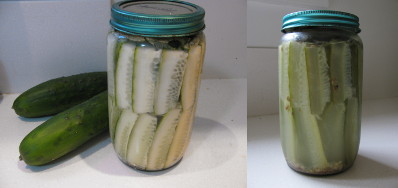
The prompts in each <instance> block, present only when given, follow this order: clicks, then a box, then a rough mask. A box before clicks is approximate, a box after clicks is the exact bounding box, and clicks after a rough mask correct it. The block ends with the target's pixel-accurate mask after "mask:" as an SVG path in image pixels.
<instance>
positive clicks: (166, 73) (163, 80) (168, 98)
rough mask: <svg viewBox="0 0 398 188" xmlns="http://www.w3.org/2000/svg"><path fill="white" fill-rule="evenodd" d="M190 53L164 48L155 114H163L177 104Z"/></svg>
mask: <svg viewBox="0 0 398 188" xmlns="http://www.w3.org/2000/svg"><path fill="white" fill-rule="evenodd" d="M187 57H188V53H186V52H184V51H179V50H163V53H162V60H161V63H160V68H159V78H158V85H157V90H156V98H155V114H156V115H163V114H165V113H166V112H168V111H169V110H170V109H173V108H175V107H176V106H177V103H178V99H179V97H180V91H181V86H182V80H183V77H184V71H185V64H186V61H187Z"/></svg>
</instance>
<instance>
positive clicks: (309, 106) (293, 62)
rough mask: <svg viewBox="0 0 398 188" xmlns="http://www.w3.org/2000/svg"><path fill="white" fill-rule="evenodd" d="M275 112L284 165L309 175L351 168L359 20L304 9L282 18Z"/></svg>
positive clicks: (356, 131)
mask: <svg viewBox="0 0 398 188" xmlns="http://www.w3.org/2000/svg"><path fill="white" fill-rule="evenodd" d="M282 32H283V33H284V35H283V36H282V40H281V44H280V46H279V104H280V106H279V111H280V134H281V142H282V148H283V152H284V156H285V159H286V161H287V163H288V165H289V166H290V167H291V168H292V169H293V170H295V171H298V172H301V173H305V174H311V175H329V174H336V173H339V172H342V171H344V170H346V169H348V168H349V167H350V166H352V165H353V163H354V160H355V158H356V155H357V153H358V148H359V140H360V124H361V104H362V102H361V101H362V61H363V60H362V56H363V55H362V52H363V47H362V42H361V39H360V37H359V36H358V35H357V34H358V33H359V32H360V29H359V23H358V17H357V16H355V15H352V14H349V13H344V12H338V11H330V10H308V11H300V12H295V13H291V14H288V15H286V16H285V17H284V18H283V26H282Z"/></svg>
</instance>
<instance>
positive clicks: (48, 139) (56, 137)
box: [19, 91, 109, 166]
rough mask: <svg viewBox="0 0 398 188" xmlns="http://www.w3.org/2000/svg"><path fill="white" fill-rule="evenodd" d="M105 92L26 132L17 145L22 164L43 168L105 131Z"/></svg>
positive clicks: (106, 116) (106, 119)
mask: <svg viewBox="0 0 398 188" xmlns="http://www.w3.org/2000/svg"><path fill="white" fill-rule="evenodd" d="M107 99H108V93H107V91H104V92H101V93H100V94H98V95H96V96H94V97H92V98H91V99H89V100H87V101H85V102H83V103H81V104H79V105H76V106H74V107H72V108H70V109H68V110H66V111H64V112H61V113H59V114H57V115H55V116H53V117H52V118H50V119H49V120H47V121H46V122H44V123H43V124H41V125H40V126H38V127H37V128H35V129H34V130H33V131H32V132H30V133H29V134H28V135H27V136H26V137H25V138H24V139H23V140H22V142H21V144H20V145H19V153H20V159H22V160H24V161H25V163H26V164H28V165H33V166H39V165H44V164H47V163H49V162H51V161H53V160H55V159H57V158H59V157H61V156H63V155H65V154H67V153H69V152H70V151H72V150H74V149H76V148H77V147H79V146H80V145H82V144H83V143H85V142H87V141H88V140H90V139H91V138H93V137H94V136H96V135H98V134H100V133H102V132H104V131H106V130H108V125H109V122H108V101H107Z"/></svg>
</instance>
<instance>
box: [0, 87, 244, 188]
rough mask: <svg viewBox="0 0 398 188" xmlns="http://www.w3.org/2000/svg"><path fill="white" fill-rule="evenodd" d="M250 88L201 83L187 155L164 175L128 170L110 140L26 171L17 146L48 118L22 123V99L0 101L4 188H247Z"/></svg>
mask: <svg viewBox="0 0 398 188" xmlns="http://www.w3.org/2000/svg"><path fill="white" fill-rule="evenodd" d="M246 88H247V87H246V79H224V80H216V79H211V80H203V81H202V85H201V90H200V95H199V105H198V109H197V114H196V115H197V118H196V120H195V123H194V128H193V133H192V138H191V142H190V145H189V147H188V150H187V152H186V154H185V156H184V158H183V160H182V161H181V162H180V163H179V164H178V165H177V166H175V167H173V168H171V169H169V170H165V171H161V172H141V171H137V170H134V169H132V168H130V167H128V166H126V165H124V164H123V163H122V162H121V161H120V160H119V159H118V158H117V157H116V154H115V152H114V151H113V148H112V144H111V141H110V139H109V137H108V136H107V135H106V134H104V135H102V136H99V137H98V138H96V139H94V140H93V141H90V142H89V143H88V144H86V145H84V146H83V147H81V148H79V149H78V150H76V151H74V152H72V153H71V154H68V155H67V156H66V157H63V158H62V160H60V161H57V162H56V163H54V164H50V165H45V166H41V167H31V166H27V165H26V164H25V163H24V162H23V161H19V160H18V156H19V152H18V147H19V144H20V142H21V141H22V139H23V138H24V136H25V135H26V134H28V133H29V132H30V131H31V130H32V129H34V128H35V127H36V126H38V125H39V124H41V123H42V122H43V121H44V120H46V119H48V118H39V119H25V118H20V117H18V116H17V115H16V114H15V113H14V111H13V110H12V109H11V106H12V103H13V101H14V100H15V98H16V97H17V96H18V95H17V94H3V96H1V95H0V119H1V120H0V122H1V123H0V126H1V131H0V187H1V188H9V187H10V188H11V187H12V188H19V187H41V188H46V187H57V188H62V187H74V188H78V187H95V188H101V187H104V188H109V187H118V188H122V187H139V188H141V187H142V188H151V187H154V188H155V187H156V188H168V187H170V188H171V187H173V188H195V187H201V188H202V187H206V188H213V187H214V188H224V187H226V188H227V187H228V188H242V187H246V172H247V171H246V156H247V150H246V148H247V145H246V140H247V137H246V135H247V129H246V125H247V114H246V109H247V107H246V97H247V95H246Z"/></svg>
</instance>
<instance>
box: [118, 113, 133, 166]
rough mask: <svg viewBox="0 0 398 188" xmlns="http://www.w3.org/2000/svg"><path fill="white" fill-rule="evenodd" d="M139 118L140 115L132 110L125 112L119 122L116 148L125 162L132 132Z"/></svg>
mask: <svg viewBox="0 0 398 188" xmlns="http://www.w3.org/2000/svg"><path fill="white" fill-rule="evenodd" d="M137 118H138V114H136V113H134V112H133V111H132V110H131V109H125V110H123V112H122V114H121V115H120V118H119V120H118V121H117V125H116V130H115V138H114V147H115V151H116V152H117V153H118V155H119V156H120V158H121V159H123V161H125V159H126V157H127V145H128V141H129V139H130V134H131V131H132V130H133V127H134V124H135V122H136V120H137Z"/></svg>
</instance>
